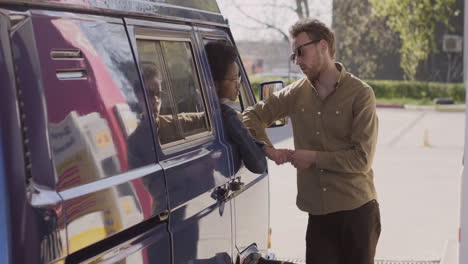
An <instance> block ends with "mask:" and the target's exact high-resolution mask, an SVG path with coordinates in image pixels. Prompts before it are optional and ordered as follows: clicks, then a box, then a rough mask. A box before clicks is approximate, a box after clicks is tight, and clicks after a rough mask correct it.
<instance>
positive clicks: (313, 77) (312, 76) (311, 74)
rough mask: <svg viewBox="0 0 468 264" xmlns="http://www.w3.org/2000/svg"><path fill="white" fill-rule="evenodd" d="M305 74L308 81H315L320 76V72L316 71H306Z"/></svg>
mask: <svg viewBox="0 0 468 264" xmlns="http://www.w3.org/2000/svg"><path fill="white" fill-rule="evenodd" d="M306 76H307V79H309V81H310V82H315V81H317V80H318V79H319V78H320V72H318V71H314V72H309V73H306Z"/></svg>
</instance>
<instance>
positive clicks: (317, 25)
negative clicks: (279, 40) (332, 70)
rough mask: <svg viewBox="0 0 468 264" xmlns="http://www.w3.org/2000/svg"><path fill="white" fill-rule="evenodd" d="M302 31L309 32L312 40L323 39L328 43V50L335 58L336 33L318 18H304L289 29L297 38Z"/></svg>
mask: <svg viewBox="0 0 468 264" xmlns="http://www.w3.org/2000/svg"><path fill="white" fill-rule="evenodd" d="M302 32H305V33H307V35H309V38H310V39H311V40H316V39H323V40H325V41H327V43H328V52H329V53H330V56H331V57H332V58H335V52H336V48H335V33H334V32H333V31H332V30H331V29H330V28H328V27H327V26H326V25H325V24H324V23H322V22H320V21H319V20H317V19H310V18H304V19H301V20H299V21H297V22H296V23H295V24H294V25H292V26H291V28H290V29H289V34H290V35H291V36H292V37H293V38H295V37H297V36H298V35H299V34H301V33H302Z"/></svg>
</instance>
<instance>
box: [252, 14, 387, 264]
mask: <svg viewBox="0 0 468 264" xmlns="http://www.w3.org/2000/svg"><path fill="white" fill-rule="evenodd" d="M290 34H291V36H292V39H293V42H292V50H293V52H292V54H291V60H292V61H293V62H294V63H296V64H297V65H299V67H300V68H301V70H302V72H303V73H304V74H305V75H306V78H303V79H301V80H298V81H296V82H294V83H292V84H291V85H289V86H287V87H286V88H284V89H282V90H281V91H279V92H276V93H274V94H273V95H272V96H271V97H269V98H268V99H266V100H265V101H263V102H259V103H257V104H256V105H255V106H253V107H252V108H249V109H247V110H246V111H245V113H244V123H245V124H246V126H247V127H248V129H249V130H250V132H251V133H252V135H253V136H255V137H257V138H258V139H259V140H263V141H265V142H267V145H266V146H265V147H264V151H265V153H266V155H267V156H268V157H269V158H270V159H272V160H274V161H275V162H276V163H277V164H283V163H285V162H288V161H289V162H291V163H292V165H293V166H294V167H296V168H297V188H298V194H297V201H296V202H297V206H298V207H299V209H301V210H302V211H305V212H307V213H309V221H308V226H307V233H306V262H307V263H308V264H325V263H326V264H345V263H346V264H351V263H352V264H369V263H374V256H375V249H376V246H377V241H378V239H379V236H380V231H381V226H380V212H379V205H378V203H377V201H376V198H377V195H376V191H375V186H374V179H373V178H374V175H373V170H372V160H373V157H374V153H375V147H376V141H377V131H378V120H377V115H376V102H375V96H374V93H373V90H372V88H371V87H370V86H369V85H367V84H366V83H364V82H363V81H361V80H360V79H358V78H357V77H355V76H354V75H352V74H350V73H348V72H347V71H346V69H345V67H344V66H343V65H342V64H340V63H337V62H335V36H334V33H333V32H332V31H331V30H330V29H329V28H328V27H327V26H326V25H324V24H323V23H321V22H320V21H318V20H310V19H304V20H300V21H298V22H297V23H296V24H294V25H293V26H292V27H291V28H290ZM286 116H289V117H290V118H291V122H292V127H293V136H294V146H295V150H294V151H287V150H284V149H275V148H274V147H273V145H272V144H271V142H270V140H269V139H268V138H267V136H266V132H265V128H266V127H267V126H268V125H269V124H271V123H272V122H274V121H275V120H277V119H279V118H283V117H286Z"/></svg>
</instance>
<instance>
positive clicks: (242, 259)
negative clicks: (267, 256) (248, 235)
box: [236, 243, 262, 264]
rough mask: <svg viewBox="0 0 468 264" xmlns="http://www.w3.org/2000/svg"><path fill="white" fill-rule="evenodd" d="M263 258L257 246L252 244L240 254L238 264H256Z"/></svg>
mask: <svg viewBox="0 0 468 264" xmlns="http://www.w3.org/2000/svg"><path fill="white" fill-rule="evenodd" d="M261 257H262V254H260V252H259V250H258V248H257V244H255V243H252V244H250V245H249V246H247V247H246V248H245V249H244V250H242V252H240V254H239V258H238V259H237V261H236V264H255V263H258V260H259V259H260V258H261Z"/></svg>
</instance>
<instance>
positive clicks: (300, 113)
mask: <svg viewBox="0 0 468 264" xmlns="http://www.w3.org/2000/svg"><path fill="white" fill-rule="evenodd" d="M291 121H292V122H293V123H296V124H297V125H298V126H297V128H303V129H304V130H307V129H310V128H311V127H315V126H316V124H317V120H316V115H315V112H314V107H312V105H311V104H297V105H296V106H295V108H294V112H293V114H292V115H291Z"/></svg>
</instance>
